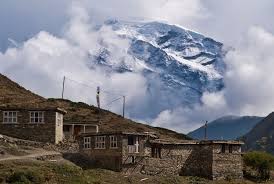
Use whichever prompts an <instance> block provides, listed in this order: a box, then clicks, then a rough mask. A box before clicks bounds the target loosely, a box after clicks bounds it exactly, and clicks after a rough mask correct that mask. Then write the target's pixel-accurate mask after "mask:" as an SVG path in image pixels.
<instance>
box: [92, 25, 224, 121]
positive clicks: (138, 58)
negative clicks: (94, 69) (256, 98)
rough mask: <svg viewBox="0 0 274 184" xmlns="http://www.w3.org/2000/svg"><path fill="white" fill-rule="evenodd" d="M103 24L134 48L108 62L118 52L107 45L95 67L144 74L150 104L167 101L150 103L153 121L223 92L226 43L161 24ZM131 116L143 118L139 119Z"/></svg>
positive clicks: (95, 60)
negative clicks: (165, 112)
mask: <svg viewBox="0 0 274 184" xmlns="http://www.w3.org/2000/svg"><path fill="white" fill-rule="evenodd" d="M104 25H106V26H110V27H111V29H112V30H113V31H114V32H115V33H116V34H117V35H118V36H119V37H120V38H121V39H125V40H127V41H128V42H129V48H126V49H127V51H126V53H125V57H123V58H122V59H121V58H120V59H113V58H112V59H109V56H110V55H112V54H113V53H111V51H110V50H109V49H108V48H106V47H105V46H104V45H102V48H101V49H100V52H99V53H98V55H96V56H92V57H91V58H92V59H91V60H92V64H96V65H98V64H99V65H101V66H103V67H107V68H108V70H109V71H111V72H119V73H121V72H139V73H140V72H141V73H142V75H143V76H144V77H146V79H147V81H148V83H149V89H147V92H148V96H150V97H148V99H150V100H152V101H153V99H154V98H155V97H154V96H157V98H158V99H163V102H156V103H155V102H153V103H151V102H150V101H148V104H147V106H148V107H152V108H153V110H151V117H152V118H153V116H154V115H156V114H158V113H159V112H160V111H162V110H165V109H172V108H176V107H177V106H182V105H183V106H188V107H191V106H193V105H195V104H197V103H200V98H201V95H202V94H203V92H205V91H209V92H215V91H219V90H221V89H222V88H223V81H222V76H223V72H224V69H225V64H224V62H223V57H224V52H223V44H222V43H220V42H217V41H215V40H214V39H212V38H208V37H205V36H203V35H202V34H199V33H196V32H193V31H190V30H187V29H184V28H182V27H179V26H175V25H169V24H165V23H160V22H125V21H117V20H109V21H106V22H105V23H104ZM113 60H115V61H113ZM117 60H119V61H117ZM155 81H157V82H155ZM159 83H160V84H159ZM155 93H157V95H156V94H155ZM175 98H176V99H175ZM157 103H160V104H157ZM132 117H136V118H142V117H138V115H136V116H135V114H132Z"/></svg>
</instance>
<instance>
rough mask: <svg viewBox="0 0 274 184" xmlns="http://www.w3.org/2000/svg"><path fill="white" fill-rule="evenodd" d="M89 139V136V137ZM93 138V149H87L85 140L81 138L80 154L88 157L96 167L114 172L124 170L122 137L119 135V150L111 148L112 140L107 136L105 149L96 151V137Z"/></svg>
mask: <svg viewBox="0 0 274 184" xmlns="http://www.w3.org/2000/svg"><path fill="white" fill-rule="evenodd" d="M87 137H89V136H87ZM90 137H91V148H90V149H85V148H84V147H83V145H84V138H81V139H80V141H79V145H80V153H81V154H83V155H84V156H87V157H88V158H89V159H90V161H91V162H93V163H94V166H96V167H100V168H105V169H111V170H114V171H121V170H122V136H121V135H117V139H118V142H117V143H118V148H115V149H114V148H110V138H109V136H106V138H105V144H106V147H105V149H96V148H95V136H90Z"/></svg>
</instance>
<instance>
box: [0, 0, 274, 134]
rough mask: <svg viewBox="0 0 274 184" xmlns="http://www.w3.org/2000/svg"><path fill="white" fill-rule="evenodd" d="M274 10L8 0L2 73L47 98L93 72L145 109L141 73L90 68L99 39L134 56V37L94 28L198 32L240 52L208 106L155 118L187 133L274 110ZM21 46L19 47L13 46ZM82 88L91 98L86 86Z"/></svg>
mask: <svg viewBox="0 0 274 184" xmlns="http://www.w3.org/2000/svg"><path fill="white" fill-rule="evenodd" d="M273 9H274V1H273V0H100V1H98V0H77V1H76V0H75V1H73V0H58V1H56V0H47V1H41V0H40V1H39V0H26V1H21V0H20V1H19V0H1V2H0V51H1V52H0V72H1V73H4V74H6V75H8V77H10V78H12V79H14V80H15V81H17V82H19V83H20V84H22V85H24V86H25V87H27V88H29V89H31V90H33V91H35V92H37V93H39V94H42V95H45V96H56V91H60V85H59V84H61V82H62V81H61V79H62V76H63V75H73V77H74V78H76V79H78V80H80V81H83V80H87V79H90V78H92V80H93V81H98V83H97V84H96V85H102V83H103V85H105V87H107V88H108V89H114V88H115V89H126V90H124V91H120V92H121V93H126V94H129V96H128V99H127V102H128V105H129V106H131V107H132V109H133V110H136V111H138V110H141V109H138V108H137V107H142V103H144V101H145V100H146V99H145V94H144V93H145V92H144V91H142V90H137V89H146V85H147V84H146V80H145V78H144V77H143V76H142V75H140V74H126V75H123V74H115V75H110V76H109V77H108V78H106V77H105V76H102V75H101V72H100V71H99V70H97V71H95V72H94V73H91V72H90V70H89V68H87V67H86V59H87V58H85V57H86V56H85V52H93V51H96V49H98V48H97V47H96V42H97V41H98V40H99V39H100V40H103V41H104V42H105V43H106V44H108V45H109V46H110V47H111V49H112V50H113V51H114V53H116V55H113V56H112V57H114V59H119V57H122V56H123V57H124V56H126V55H127V54H126V52H125V51H124V48H127V47H128V44H129V43H127V42H126V41H122V40H120V39H119V38H117V36H116V35H114V34H113V32H112V31H111V30H109V29H108V28H104V29H102V30H100V32H92V31H91V30H90V28H91V26H92V25H95V24H97V23H100V22H102V21H104V20H106V19H109V18H112V19H113V18H116V19H122V20H135V21H137V20H138V21H142V20H145V21H150V20H158V21H164V22H168V23H170V24H179V25H181V26H183V27H186V28H189V29H192V30H195V31H197V32H200V33H202V34H205V35H207V36H210V37H212V38H214V39H216V40H218V41H221V42H223V43H225V45H226V46H232V47H233V48H234V49H235V50H234V51H233V52H230V53H228V55H227V56H226V58H225V62H226V64H227V72H226V74H225V76H224V81H225V86H226V87H225V89H224V90H222V91H220V92H218V93H204V94H203V97H202V99H201V100H202V102H203V105H197V106H196V107H194V108H193V109H185V108H184V107H180V108H177V109H166V110H165V111H163V112H161V113H159V115H158V116H157V117H155V119H153V120H150V122H152V123H153V125H156V126H164V127H168V128H172V129H176V130H178V129H180V130H179V131H181V132H188V131H190V130H193V129H194V128H196V127H198V126H200V125H201V121H202V120H205V119H207V120H213V119H215V118H218V117H220V116H223V115H227V114H234V115H260V116H265V115H267V114H268V113H270V112H271V111H273V109H274V85H273V81H274V72H272V69H273V68H274V52H273V50H274V21H273V17H274V11H273ZM17 44H19V45H21V46H20V47H19V48H18V49H16V48H10V49H8V50H7V48H8V47H9V46H14V45H17ZM126 57H127V56H126ZM126 59H127V60H128V61H129V62H131V61H130V60H131V58H130V57H128V58H126ZM33 79H35V80H33ZM37 81H39V84H37ZM131 81H135V83H132V82H131ZM70 87H71V89H73V88H75V87H76V86H73V85H72V86H70ZM78 87H79V86H78ZM79 91H81V94H82V96H90V92H88V91H87V90H85V89H84V88H81V89H79ZM79 91H73V90H71V91H70V95H71V96H72V97H73V96H79ZM79 100H82V101H86V100H88V98H82V99H79ZM93 100H94V99H93ZM135 107H136V109H135ZM116 110H117V109H116Z"/></svg>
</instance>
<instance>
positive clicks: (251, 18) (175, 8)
mask: <svg viewBox="0 0 274 184" xmlns="http://www.w3.org/2000/svg"><path fill="white" fill-rule="evenodd" d="M71 2H73V1H72V0H58V1H55V0H47V1H37V0H27V1H18V0H2V1H1V2H0V5H1V6H0V23H1V29H0V46H1V47H2V48H6V45H7V43H8V41H7V39H8V38H12V39H14V40H16V41H23V40H26V39H28V38H30V37H32V36H33V35H35V34H36V33H38V32H39V31H41V30H45V31H48V32H50V33H52V34H57V35H58V34H60V32H62V28H63V25H64V24H66V22H67V21H68V18H69V16H68V7H69V6H70V4H71ZM78 2H83V3H84V4H85V6H86V7H87V8H88V9H89V13H90V15H91V16H92V19H93V20H94V21H103V20H105V19H108V18H119V19H123V20H133V19H134V20H135V19H145V20H165V21H168V22H169V23H176V24H180V25H181V26H184V27H187V28H190V29H194V30H195V31H198V32H201V33H203V34H206V35H208V36H211V37H213V38H215V39H217V40H219V41H223V42H226V43H228V44H229V45H234V44H235V42H237V41H238V40H240V39H241V37H242V36H243V35H244V34H245V33H246V32H247V31H248V29H249V28H250V27H251V26H260V27H263V28H264V29H266V30H267V31H269V32H271V33H274V21H271V19H272V17H274V12H273V8H274V1H272V0H260V1H258V0H229V1H227V0H203V1H202V0H149V1H147V0H100V1H97V0H80V1H78Z"/></svg>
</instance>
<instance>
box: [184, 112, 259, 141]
mask: <svg viewBox="0 0 274 184" xmlns="http://www.w3.org/2000/svg"><path fill="white" fill-rule="evenodd" d="M262 119H263V118H262V117H256V116H243V117H239V116H225V117H222V118H219V119H216V120H214V121H212V122H210V123H209V124H208V129H207V132H208V133H207V134H208V139H212V140H220V139H224V140H233V139H237V138H239V137H241V136H243V135H245V134H246V133H247V132H249V131H250V130H251V129H252V128H253V127H254V126H255V125H256V124H257V123H258V122H259V121H261V120H262ZM204 134H205V130H204V127H200V128H198V129H196V130H194V131H193V132H190V133H189V134H188V136H190V137H191V138H194V139H203V138H204Z"/></svg>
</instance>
